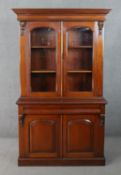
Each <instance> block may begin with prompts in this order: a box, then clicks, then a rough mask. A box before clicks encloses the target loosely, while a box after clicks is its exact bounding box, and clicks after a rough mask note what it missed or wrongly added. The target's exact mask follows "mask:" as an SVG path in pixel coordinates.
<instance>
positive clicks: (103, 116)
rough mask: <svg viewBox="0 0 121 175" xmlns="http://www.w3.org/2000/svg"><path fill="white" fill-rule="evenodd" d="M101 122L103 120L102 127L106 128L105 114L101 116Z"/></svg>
mask: <svg viewBox="0 0 121 175" xmlns="http://www.w3.org/2000/svg"><path fill="white" fill-rule="evenodd" d="M100 117H101V118H100V120H101V126H104V124H105V115H104V114H100Z"/></svg>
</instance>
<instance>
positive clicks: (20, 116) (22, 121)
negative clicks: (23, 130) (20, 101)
mask: <svg viewBox="0 0 121 175" xmlns="http://www.w3.org/2000/svg"><path fill="white" fill-rule="evenodd" d="M24 121H25V115H24V114H22V115H19V123H20V126H21V127H23V126H24Z"/></svg>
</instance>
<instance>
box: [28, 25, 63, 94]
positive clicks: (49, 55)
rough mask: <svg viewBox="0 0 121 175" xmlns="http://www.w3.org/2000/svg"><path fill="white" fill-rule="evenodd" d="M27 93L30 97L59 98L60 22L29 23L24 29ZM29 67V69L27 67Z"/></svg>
mask: <svg viewBox="0 0 121 175" xmlns="http://www.w3.org/2000/svg"><path fill="white" fill-rule="evenodd" d="M25 33H26V40H27V43H28V45H27V47H28V49H26V51H27V53H26V55H27V56H28V59H27V61H28V62H29V63H28V68H27V71H28V77H30V78H29V79H28V85H29V86H27V87H28V92H29V95H31V96H44V97H49V96H59V95H60V92H61V90H60V87H61V86H60V82H61V76H60V74H61V72H60V70H61V68H60V65H61V59H60V46H61V44H60V43H61V41H60V36H61V34H60V22H54V23H53V22H34V23H33V22H30V23H28V24H27V27H26V32H25ZM29 66H30V67H29Z"/></svg>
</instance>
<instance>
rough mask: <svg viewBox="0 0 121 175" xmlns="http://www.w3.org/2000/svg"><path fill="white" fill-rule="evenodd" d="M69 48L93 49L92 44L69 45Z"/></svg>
mask: <svg viewBox="0 0 121 175" xmlns="http://www.w3.org/2000/svg"><path fill="white" fill-rule="evenodd" d="M68 48H69V49H91V48H92V46H69V47H68Z"/></svg>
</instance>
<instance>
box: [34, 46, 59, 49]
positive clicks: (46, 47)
mask: <svg viewBox="0 0 121 175" xmlns="http://www.w3.org/2000/svg"><path fill="white" fill-rule="evenodd" d="M31 48H32V49H55V48H56V47H55V46H31Z"/></svg>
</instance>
